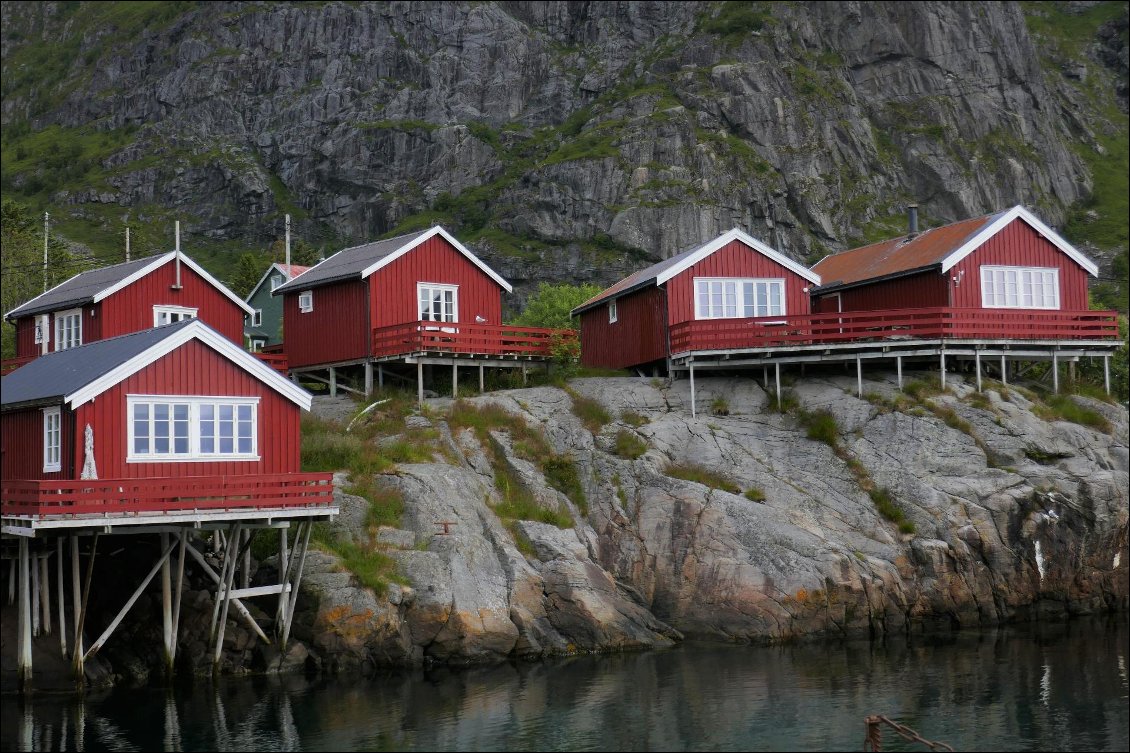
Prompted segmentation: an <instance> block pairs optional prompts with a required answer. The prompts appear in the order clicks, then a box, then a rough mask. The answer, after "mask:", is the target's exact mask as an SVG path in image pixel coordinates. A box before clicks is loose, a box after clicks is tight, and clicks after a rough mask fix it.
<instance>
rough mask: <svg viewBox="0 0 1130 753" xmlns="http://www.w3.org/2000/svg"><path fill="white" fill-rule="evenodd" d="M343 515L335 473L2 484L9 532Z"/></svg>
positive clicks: (0, 503) (0, 508) (0, 511)
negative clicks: (337, 503) (335, 495)
mask: <svg viewBox="0 0 1130 753" xmlns="http://www.w3.org/2000/svg"><path fill="white" fill-rule="evenodd" d="M336 512H337V508H336V507H335V506H334V498H333V474H331V473H279V474H267V475H239V476H181V477H163V478H141V479H98V480H85V479H84V480H73V479H63V480H39V479H31V480H29V479H4V480H3V481H2V482H0V517H2V518H3V521H4V532H5V533H12V532H15V531H14V530H10V529H23V528H27V529H29V530H30V529H35V528H52V527H76V526H88V525H92V524H94V525H97V524H101V523H103V522H104V523H106V524H107V525H109V524H113V525H138V524H143V523H144V524H154V523H160V522H162V521H163V520H170V521H172V520H176V521H178V522H183V520H185V519H186V517H187V518H191V519H194V520H229V519H230V520H234V519H243V518H275V517H277V518H280V519H283V518H294V517H310V516H320V515H332V514H335V513H336Z"/></svg>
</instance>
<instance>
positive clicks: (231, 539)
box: [212, 523, 243, 674]
mask: <svg viewBox="0 0 1130 753" xmlns="http://www.w3.org/2000/svg"><path fill="white" fill-rule="evenodd" d="M242 528H243V524H242V523H236V524H235V526H234V530H233V531H232V533H230V534H229V535H228V550H229V551H228V552H226V553H225V554H226V559H229V560H230V561H231V566H230V567H229V568H228V572H227V576H228V577H227V580H225V581H224V582H223V583H222V584H221V585H220V586H219V587H218V588H222V589H223V593H222V595H221V594H220V593H217V594H216V606H217V607H220V621H219V624H218V625H217V626H216V634H215V638H216V648H215V650H214V651H213V652H212V673H213V674H215V673H216V671H217V670H219V668H220V654H221V653H222V652H223V650H224V630H225V628H227V623H228V607H229V606H231V592H232V587H233V586H234V585H235V566H236V563H237V561H238V560H239V542H240V540H241V538H242V536H241V533H242Z"/></svg>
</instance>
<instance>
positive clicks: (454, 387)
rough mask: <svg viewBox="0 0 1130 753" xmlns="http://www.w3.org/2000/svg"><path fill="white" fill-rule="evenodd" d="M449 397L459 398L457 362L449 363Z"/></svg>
mask: <svg viewBox="0 0 1130 753" xmlns="http://www.w3.org/2000/svg"><path fill="white" fill-rule="evenodd" d="M451 397H453V398H456V397H459V362H458V361H455V360H452V361H451Z"/></svg>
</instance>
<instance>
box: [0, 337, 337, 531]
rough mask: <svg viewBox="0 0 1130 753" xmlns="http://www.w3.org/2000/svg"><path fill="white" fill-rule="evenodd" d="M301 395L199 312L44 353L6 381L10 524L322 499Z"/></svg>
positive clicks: (5, 486) (2, 431)
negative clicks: (307, 463) (303, 444)
mask: <svg viewBox="0 0 1130 753" xmlns="http://www.w3.org/2000/svg"><path fill="white" fill-rule="evenodd" d="M310 400H311V398H310V394H309V393H308V392H306V391H305V390H303V389H302V388H301V387H299V386H297V385H295V384H293V383H291V382H290V381H288V380H287V379H286V378H285V377H283V376H281V375H280V374H278V373H277V372H276V371H274V370H273V369H271V368H269V367H268V366H266V365H264V364H263V363H261V362H260V361H259V360H258V359H257V358H255V357H254V356H252V355H251V354H249V353H247V352H246V351H244V350H243V349H242V348H240V347H239V346H237V345H236V344H235V343H233V342H231V340H229V339H228V338H227V336H225V335H221V334H220V333H219V332H217V331H216V330H214V329H212V328H211V327H209V326H207V325H206V324H204V323H203V322H202V321H199V320H190V321H182V322H178V323H176V324H170V325H165V326H161V327H156V328H150V329H146V330H143V331H140V332H135V333H131V334H127V335H121V336H118V337H112V338H108V339H103V340H99V341H97V342H94V343H89V344H86V345H81V346H77V347H74V348H68V349H65V350H62V351H59V352H55V353H48V354H47V355H44V356H42V357H40V358H37V359H35V360H34V361H32V362H31V363H29V364H27V365H26V366H23V367H22V368H20V369H17V370H16V371H14V372H13V373H11V374H9V375H7V376H5V377H4V378H3V381H2V403H0V410H2V417H3V420H2V421H0V436H2V442H3V445H2V446H3V450H2V457H3V460H2V470H3V482H2V494H0V506H2V510H3V515H4V518H5V521H6V524H10V522H11V521H10V519H12V518H14V517H20V518H24V519H33V520H34V519H37V518H42V517H44V516H47V517H54V516H59V515H102V516H116V515H117V516H120V515H134V516H136V515H138V514H170V513H178V512H180V513H188V512H197V513H198V512H199V511H201V510H205V511H209V510H210V511H213V512H216V511H222V510H235V509H241V508H243V509H246V508H256V509H262V508H275V507H277V508H280V509H294V510H297V508H303V509H307V510H308V509H309V508H310V507H311V506H315V507H320V508H325V507H327V506H329V505H332V487H331V486H330V485H329V483H330V477H329V475H328V474H308V473H300V472H299V471H300V448H299V415H300V413H301V411H303V410H308V409H309V407H310ZM280 517H286V514H285V513H284V514H282V515H280Z"/></svg>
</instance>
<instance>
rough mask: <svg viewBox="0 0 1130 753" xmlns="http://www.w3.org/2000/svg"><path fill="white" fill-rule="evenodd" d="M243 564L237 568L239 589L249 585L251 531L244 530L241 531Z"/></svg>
mask: <svg viewBox="0 0 1130 753" xmlns="http://www.w3.org/2000/svg"><path fill="white" fill-rule="evenodd" d="M242 546H243V564H242V566H241V567H240V568H239V585H240V588H247V587H248V586H250V585H251V531H249V530H247V529H244V531H243V544H242Z"/></svg>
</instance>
